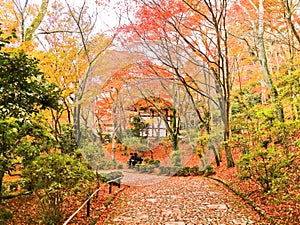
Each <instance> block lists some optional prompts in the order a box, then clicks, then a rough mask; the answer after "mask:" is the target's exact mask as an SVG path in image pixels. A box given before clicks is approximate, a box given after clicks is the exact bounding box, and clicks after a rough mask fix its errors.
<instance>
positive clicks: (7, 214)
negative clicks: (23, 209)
mask: <svg viewBox="0 0 300 225" xmlns="http://www.w3.org/2000/svg"><path fill="white" fill-rule="evenodd" d="M13 216H14V214H13V213H12V212H11V211H9V210H8V209H5V208H2V207H0V224H6V221H7V220H10V219H12V218H13Z"/></svg>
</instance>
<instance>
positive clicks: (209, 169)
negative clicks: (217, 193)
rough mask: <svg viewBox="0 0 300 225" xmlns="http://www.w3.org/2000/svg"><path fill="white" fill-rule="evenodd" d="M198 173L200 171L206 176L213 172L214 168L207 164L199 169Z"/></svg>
mask: <svg viewBox="0 0 300 225" xmlns="http://www.w3.org/2000/svg"><path fill="white" fill-rule="evenodd" d="M199 173H201V174H203V175H204V176H206V177H208V176H210V175H213V174H215V173H216V172H215V168H214V167H213V166H212V165H211V164H207V165H205V166H204V167H203V168H201V169H200V170H199Z"/></svg>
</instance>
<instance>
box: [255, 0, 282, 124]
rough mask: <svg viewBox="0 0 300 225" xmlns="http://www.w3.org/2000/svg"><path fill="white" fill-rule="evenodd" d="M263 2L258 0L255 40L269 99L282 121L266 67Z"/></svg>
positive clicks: (280, 111)
mask: <svg viewBox="0 0 300 225" xmlns="http://www.w3.org/2000/svg"><path fill="white" fill-rule="evenodd" d="M263 3H264V0H259V9H258V34H257V40H258V46H259V52H260V63H261V66H262V71H263V75H264V80H265V82H266V84H267V87H268V89H269V91H270V95H271V99H272V100H273V101H274V103H275V105H276V111H277V118H278V120H279V121H281V122H284V113H283V106H282V104H281V102H280V101H279V99H278V91H277V89H276V87H275V85H274V84H273V81H272V79H271V75H270V71H269V68H268V61H267V54H266V49H265V42H264V32H265V28H264V5H263Z"/></svg>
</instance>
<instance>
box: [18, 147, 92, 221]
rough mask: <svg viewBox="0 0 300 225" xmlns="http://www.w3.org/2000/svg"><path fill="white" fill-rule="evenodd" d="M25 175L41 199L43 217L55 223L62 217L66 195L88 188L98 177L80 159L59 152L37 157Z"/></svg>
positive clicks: (26, 169)
mask: <svg viewBox="0 0 300 225" xmlns="http://www.w3.org/2000/svg"><path fill="white" fill-rule="evenodd" d="M22 174H23V176H24V177H25V178H26V179H27V182H28V183H30V185H31V188H32V189H33V191H34V192H35V194H36V195H37V196H38V197H39V198H40V200H41V201H40V202H41V206H42V208H43V215H44V220H45V221H48V220H49V219H53V218H54V220H55V224H57V223H59V222H60V220H61V218H62V216H63V200H64V198H65V197H66V196H71V195H72V194H74V192H76V191H77V190H78V189H82V188H83V187H84V189H85V190H88V188H89V185H90V182H91V181H93V180H94V178H95V176H94V173H93V171H91V170H88V169H87V166H86V165H84V164H83V163H81V162H80V161H79V160H78V159H76V158H74V157H71V156H67V155H62V154H59V153H52V154H47V155H43V156H39V157H37V158H36V159H35V160H34V161H33V162H32V163H31V164H30V165H28V166H27V167H26V168H25V169H24V171H23V173H22Z"/></svg>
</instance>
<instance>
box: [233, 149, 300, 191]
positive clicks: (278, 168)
mask: <svg viewBox="0 0 300 225" xmlns="http://www.w3.org/2000/svg"><path fill="white" fill-rule="evenodd" d="M294 159H295V156H294V155H293V154H282V152H281V151H280V150H279V149H276V148H274V147H272V148H267V149H262V148H257V149H255V150H253V151H251V152H249V153H247V154H245V155H243V156H242V158H241V159H240V160H239V162H238V163H239V177H240V179H252V180H254V181H256V182H258V183H259V184H260V186H261V187H262V188H263V190H264V192H269V191H271V190H272V189H274V188H275V189H278V186H282V185H287V184H288V179H289V176H288V172H287V170H286V168H287V167H289V166H290V165H291V163H292V162H293V160H294ZM281 188H282V187H281Z"/></svg>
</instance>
